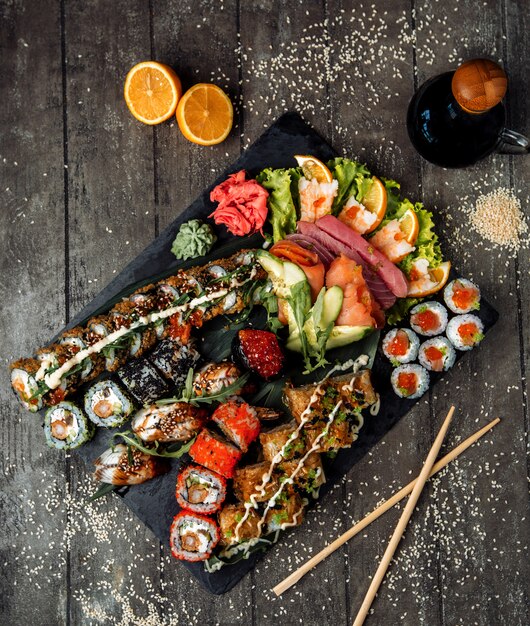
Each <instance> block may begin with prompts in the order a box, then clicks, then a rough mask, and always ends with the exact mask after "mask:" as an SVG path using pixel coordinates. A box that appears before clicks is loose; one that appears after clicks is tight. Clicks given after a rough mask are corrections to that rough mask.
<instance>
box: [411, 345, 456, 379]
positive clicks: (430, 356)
mask: <svg viewBox="0 0 530 626" xmlns="http://www.w3.org/2000/svg"><path fill="white" fill-rule="evenodd" d="M455 359H456V352H455V349H454V348H453V346H452V345H451V342H450V341H449V339H446V338H445V337H433V338H432V339H428V340H427V341H425V342H424V343H422V344H421V346H420V350H419V359H418V360H419V362H420V363H421V365H423V367H425V368H426V369H428V370H429V371H431V372H447V370H450V369H451V368H452V367H453V365H454V364H455Z"/></svg>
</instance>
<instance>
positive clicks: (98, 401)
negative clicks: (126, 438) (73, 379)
mask: <svg viewBox="0 0 530 626" xmlns="http://www.w3.org/2000/svg"><path fill="white" fill-rule="evenodd" d="M133 410H134V407H133V403H132V402H131V400H130V399H129V397H128V396H127V395H126V394H125V393H124V392H123V391H122V390H121V388H120V387H119V385H117V384H116V383H115V382H114V381H112V380H100V381H99V382H97V383H95V384H94V385H92V386H91V387H90V388H89V389H88V391H87V392H86V394H85V412H86V414H87V415H88V417H89V419H90V421H92V422H94V424H96V426H104V427H106V428H114V427H116V426H121V425H122V424H123V423H124V422H126V421H127V419H128V418H129V416H130V415H131V413H132V412H133Z"/></svg>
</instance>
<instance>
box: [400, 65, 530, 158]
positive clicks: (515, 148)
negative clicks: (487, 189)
mask: <svg viewBox="0 0 530 626" xmlns="http://www.w3.org/2000/svg"><path fill="white" fill-rule="evenodd" d="M506 88H507V78H506V74H505V73H504V70H503V69H502V68H501V67H500V66H499V65H497V64H496V63H494V62H493V61H490V60H489V59H473V60H471V61H466V62H465V63H463V64H462V65H461V66H460V67H459V68H458V69H457V70H456V71H455V72H447V73H445V74H441V75H439V76H435V77H434V78H431V79H430V80H428V81H427V82H426V83H424V84H423V85H422V86H421V87H420V88H419V89H418V91H417V92H416V93H415V94H414V96H413V98H412V100H411V102H410V105H409V109H408V114H407V128H408V132H409V137H410V140H411V141H412V143H413V145H414V147H415V148H416V150H417V151H418V152H419V153H420V154H421V156H422V157H424V158H425V159H427V160H428V161H430V162H431V163H434V164H435V165H440V166H442V167H466V166H468V165H473V164H474V163H476V162H477V161H480V160H481V159H483V158H484V157H486V156H488V155H489V154H491V153H492V152H493V151H495V150H500V151H503V152H510V153H514V154H516V153H525V152H528V139H526V137H524V136H523V135H520V134H519V133H516V132H514V131H511V130H507V129H505V127H504V124H505V120H506V113H505V110H504V106H503V104H502V102H501V100H502V99H503V98H504V95H505V93H506Z"/></svg>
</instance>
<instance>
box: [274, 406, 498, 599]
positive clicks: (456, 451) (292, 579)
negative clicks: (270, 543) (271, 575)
mask: <svg viewBox="0 0 530 626" xmlns="http://www.w3.org/2000/svg"><path fill="white" fill-rule="evenodd" d="M500 421H501V420H500V419H499V418H498V417H496V418H495V419H494V420H492V421H491V422H490V423H489V424H487V425H486V426H484V427H483V428H481V429H480V430H477V432H476V433H474V434H473V435H471V436H469V437H468V438H467V439H465V440H464V441H462V443H460V444H458V446H456V448H453V449H452V450H451V452H448V453H447V454H446V455H445V456H444V457H442V458H441V459H440V460H439V461H437V462H436V464H435V465H434V466H433V468H432V470H431V472H430V474H429V478H431V477H432V476H434V475H435V474H437V473H438V472H439V471H440V470H442V469H443V468H444V467H445V466H446V465H449V463H450V462H451V461H454V460H455V459H456V457H458V456H460V454H462V452H464V451H465V450H467V449H468V448H469V447H470V446H472V445H473V444H474V443H475V442H476V441H478V440H479V439H480V438H481V437H483V436H484V435H485V434H486V433H487V432H488V431H490V430H491V429H492V428H493V427H494V426H496V425H497V424H498V423H499V422H500ZM417 480H418V479H417V478H415V479H414V480H412V481H411V482H410V483H409V484H408V485H405V487H403V488H402V489H400V490H399V491H397V492H396V493H395V494H394V495H393V496H392V497H390V498H389V499H388V500H386V501H385V502H383V504H381V505H379V506H378V507H377V508H376V509H374V510H373V511H372V512H371V513H369V514H368V515H367V516H366V517H364V518H363V519H362V520H361V521H360V522H358V523H357V524H355V525H354V526H352V527H351V528H350V529H349V530H347V531H346V532H345V533H344V534H343V535H341V536H340V537H338V538H337V539H335V541H333V542H332V543H330V544H329V545H328V546H326V547H325V548H324V549H323V550H321V551H320V552H319V553H318V554H315V556H313V557H311V558H310V559H309V561H306V562H305V563H304V564H303V565H302V566H301V567H299V568H298V569H297V570H296V571H295V572H293V573H292V574H289V576H287V578H285V579H284V580H282V582H281V583H278V584H277V585H276V587H274V588H273V591H274V593H275V594H276V595H277V596H281V594H282V593H284V591H287V589H290V588H291V587H292V586H293V585H295V584H296V583H297V582H298V581H299V580H300V579H301V578H303V577H304V576H305V575H306V574H307V572H309V571H311V570H312V569H313V568H314V567H315V566H316V565H318V564H319V563H320V562H321V561H323V560H324V559H325V558H327V557H328V556H329V555H330V554H332V553H333V552H335V550H337V549H338V548H340V546H342V545H344V544H345V543H346V542H347V541H349V540H350V539H351V538H352V537H355V535H357V534H359V533H360V532H361V530H364V529H365V528H366V527H367V526H369V525H370V524H371V523H372V522H373V521H375V520H376V519H377V518H378V517H381V515H383V513H386V512H387V511H388V510H389V509H391V508H392V507H393V506H394V505H395V504H397V503H398V502H400V501H401V500H403V498H405V497H406V496H408V495H409V493H410V492H411V491H412V490H413V489H414V485H415V484H416V481H417Z"/></svg>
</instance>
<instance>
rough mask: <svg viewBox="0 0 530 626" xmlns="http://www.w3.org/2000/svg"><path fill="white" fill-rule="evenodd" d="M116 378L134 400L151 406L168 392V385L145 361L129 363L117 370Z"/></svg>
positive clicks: (139, 360)
mask: <svg viewBox="0 0 530 626" xmlns="http://www.w3.org/2000/svg"><path fill="white" fill-rule="evenodd" d="M118 376H119V377H120V380H121V382H122V383H123V385H125V387H126V389H127V391H128V392H129V393H130V394H131V396H132V397H133V399H134V400H136V402H138V404H141V405H147V404H151V403H152V402H154V401H155V400H159V399H160V398H161V397H162V396H164V395H165V394H166V393H167V392H168V389H169V387H168V384H167V383H166V381H165V380H164V379H163V378H162V376H160V374H159V373H158V372H157V370H156V369H155V367H154V366H153V365H151V363H149V361H148V360H147V359H138V360H137V361H131V362H130V363H128V364H127V365H124V366H123V367H122V368H121V369H120V370H118Z"/></svg>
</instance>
